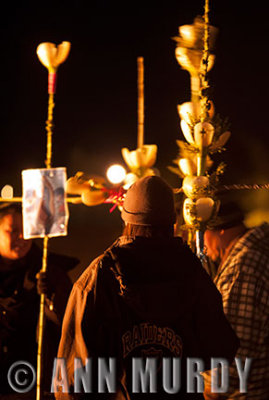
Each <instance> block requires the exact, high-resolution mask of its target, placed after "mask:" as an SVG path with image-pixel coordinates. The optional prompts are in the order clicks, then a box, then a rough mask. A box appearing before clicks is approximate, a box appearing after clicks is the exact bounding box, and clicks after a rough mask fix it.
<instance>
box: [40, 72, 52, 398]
mask: <svg viewBox="0 0 269 400" xmlns="http://www.w3.org/2000/svg"><path fill="white" fill-rule="evenodd" d="M54 79H56V75H55V78H54ZM53 108H54V91H53V93H49V100H48V119H47V121H46V131H47V157H46V161H45V164H46V168H47V169H49V168H51V158H52V133H53V131H52V129H53ZM48 241H49V238H48V236H45V237H44V239H43V257H42V268H41V271H40V272H46V271H47V259H48ZM45 301H46V296H45V295H44V294H41V295H40V309H39V320H38V347H37V374H36V400H41V399H42V372H43V339H44V328H45Z"/></svg>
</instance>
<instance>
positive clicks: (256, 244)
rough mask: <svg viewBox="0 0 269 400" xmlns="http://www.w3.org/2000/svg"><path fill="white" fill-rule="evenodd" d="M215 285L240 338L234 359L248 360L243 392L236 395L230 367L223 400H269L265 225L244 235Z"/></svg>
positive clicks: (268, 230)
mask: <svg viewBox="0 0 269 400" xmlns="http://www.w3.org/2000/svg"><path fill="white" fill-rule="evenodd" d="M215 284H216V286H217V288H218V289H219V291H220V292H221V294H222V299H223V308H224V312H225V314H226V317H227V318H228V320H229V322H230V323H231V325H232V327H233V329H234V330H235V332H236V334H237V336H238V337H239V339H240V347H239V349H238V352H237V354H236V357H239V358H241V359H242V361H244V360H245V357H251V358H253V360H252V366H251V370H250V374H249V377H248V388H247V393H244V394H243V393H239V389H238V388H239V379H238V373H237V370H236V367H235V364H234V363H233V364H232V366H231V367H230V379H229V394H225V395H224V396H223V397H222V396H220V398H223V399H240V400H241V399H242V400H243V399H244V400H245V399H248V400H250V399H257V400H268V399H269V225H268V224H266V223H264V224H262V225H260V226H259V227H256V228H253V229H251V230H249V231H247V233H245V234H244V235H243V236H242V237H241V238H240V239H239V240H238V241H237V242H236V244H235V245H234V246H233V248H232V249H231V251H230V254H229V255H228V258H227V259H226V261H225V262H224V263H223V265H222V266H221V267H220V270H219V271H218V273H217V275H216V277H215Z"/></svg>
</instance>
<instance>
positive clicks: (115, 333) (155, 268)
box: [54, 236, 238, 400]
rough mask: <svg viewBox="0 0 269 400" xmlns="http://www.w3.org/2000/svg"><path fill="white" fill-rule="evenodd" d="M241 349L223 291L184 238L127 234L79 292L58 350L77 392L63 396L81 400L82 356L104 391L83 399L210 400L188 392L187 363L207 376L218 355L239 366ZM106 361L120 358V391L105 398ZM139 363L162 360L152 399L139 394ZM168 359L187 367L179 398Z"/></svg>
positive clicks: (81, 283)
mask: <svg viewBox="0 0 269 400" xmlns="http://www.w3.org/2000/svg"><path fill="white" fill-rule="evenodd" d="M237 347H238V339H237V337H236V335H235V333H234V332H233V330H232V328H231V327H230V325H229V323H228V322H227V320H226V318H225V316H224V314H223V309H222V300H221V296H220V294H219V292H218V291H217V289H216V287H215V285H214V284H213V282H212V280H211V278H210V277H209V276H208V274H207V273H206V272H205V270H204V269H203V267H202V265H201V263H200V261H199V260H198V258H197V257H196V256H195V255H194V254H193V253H192V252H191V250H190V249H189V248H188V247H187V246H186V245H184V244H183V243H182V241H181V239H180V238H167V239H155V238H154V239H153V238H142V237H127V236H122V237H120V238H119V239H118V240H117V241H116V242H115V243H114V244H113V245H112V246H111V247H110V248H109V249H108V250H106V251H105V253H104V254H103V255H102V256H100V257H98V258H97V259H96V260H94V261H93V262H92V264H91V265H90V266H89V267H88V268H87V269H86V271H85V272H84V273H83V274H82V276H81V277H80V278H79V279H78V281H77V282H76V283H75V284H74V286H73V290H72V293H71V295H70V298H69V302H68V305H67V309H66V313H65V317H64V322H63V329H62V337H61V341H60V346H59V351H58V357H59V358H64V359H65V360H66V370H67V377H68V387H67V386H65V388H64V389H63V391H67V390H68V391H69V393H62V392H59V389H60V386H61V385H59V386H57V385H56V386H54V391H55V392H56V393H55V396H56V398H57V399H62V398H70V399H71V398H73V397H79V394H73V393H72V391H73V386H74V359H75V358H80V359H81V360H82V365H83V366H84V365H85V363H86V361H87V360H86V359H88V358H91V359H92V360H93V375H92V376H93V378H92V381H93V388H92V389H91V390H93V391H95V392H96V393H95V394H93V395H92V394H91V393H90V394H88V393H87V394H85V393H82V395H81V396H82V398H83V399H86V398H88V397H91V396H93V397H94V398H96V397H97V398H101V399H106V398H110V399H117V400H119V399H121V400H123V399H139V400H140V399H148V397H150V398H152V399H170V398H171V397H174V398H177V399H192V400H194V399H202V398H203V395H202V394H201V393H190V394H186V392H187V388H186V379H187V376H186V375H187V373H186V362H187V359H190V358H196V359H198V358H199V359H201V360H202V362H203V368H204V369H205V370H206V369H209V368H210V359H211V357H222V358H226V359H228V360H230V361H231V360H232V359H233V357H234V355H235V352H236V349H237ZM101 357H104V358H105V359H106V358H108V357H114V358H115V359H116V366H117V369H116V374H117V390H116V393H107V394H104V393H99V394H98V389H97V388H96V382H97V380H98V377H97V360H96V359H98V358H99V359H100V358H101ZM135 357H139V358H142V359H143V360H144V362H146V361H145V360H146V359H148V358H153V359H154V360H155V362H156V369H157V393H149V390H150V389H149V387H147V388H146V389H145V390H146V391H147V393H142V388H141V387H140V389H139V393H134V388H133V386H132V384H133V377H132V368H133V364H132V362H133V360H134V358H135ZM165 357H166V358H170V359H171V358H180V362H181V371H180V377H181V385H180V390H179V391H178V392H177V393H175V394H173V395H172V394H168V393H167V391H166V390H165V389H164V388H163V382H162V361H163V358H165ZM95 362H96V364H95ZM145 365H146V364H144V367H145ZM61 372H62V371H61ZM58 383H59V381H58ZM82 391H83V390H82Z"/></svg>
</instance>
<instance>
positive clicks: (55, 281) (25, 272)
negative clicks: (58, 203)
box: [0, 203, 78, 399]
mask: <svg viewBox="0 0 269 400" xmlns="http://www.w3.org/2000/svg"><path fill="white" fill-rule="evenodd" d="M77 263H78V260H77V259H76V258H72V257H67V256H63V255H58V254H53V253H49V255H48V269H47V272H46V273H44V272H42V273H39V270H40V269H41V266H42V250H41V249H40V248H39V247H38V246H37V245H36V244H35V243H34V242H33V241H32V240H24V239H23V235H22V214H21V206H20V205H17V204H15V203H13V204H12V203H5V204H1V207H0V398H1V399H4V398H5V396H7V398H12V395H14V396H15V397H17V396H18V394H17V393H16V392H15V391H14V390H13V388H12V387H11V385H10V382H9V381H8V379H7V374H8V371H9V369H10V367H11V366H12V365H13V364H14V363H15V362H18V361H24V362H25V361H26V362H29V363H30V364H31V365H32V366H33V368H34V369H36V358H37V323H38V316H39V302H40V297H39V294H40V293H44V294H45V295H46V298H45V333H44V360H45V364H44V374H45V377H44V379H45V381H44V382H43V383H44V385H45V386H43V388H44V387H46V389H47V391H48V390H49V389H50V385H48V382H46V381H49V382H50V380H51V375H52V366H53V358H54V357H55V356H56V354H57V348H58V343H59V339H60V332H61V322H62V318H63V315H64V311H65V306H66V302H67V299H68V296H69V294H70V291H71V288H72V284H71V280H70V279H69V277H68V275H67V270H68V269H72V268H74V267H75V265H76V264H77ZM36 276H37V277H38V279H37V278H36ZM47 375H48V376H47ZM23 378H24V377H23ZM32 394H33V396H34V389H33V391H32ZM27 395H28V398H30V397H31V394H29V393H28V394H27ZM8 396H9V397H8Z"/></svg>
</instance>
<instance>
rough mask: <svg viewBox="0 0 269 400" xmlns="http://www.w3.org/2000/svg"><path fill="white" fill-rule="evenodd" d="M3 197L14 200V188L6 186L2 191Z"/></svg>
mask: <svg viewBox="0 0 269 400" xmlns="http://www.w3.org/2000/svg"><path fill="white" fill-rule="evenodd" d="M1 197H3V198H4V199H12V197H13V187H12V186H10V185H5V186H4V187H3V189H2V191H1Z"/></svg>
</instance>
